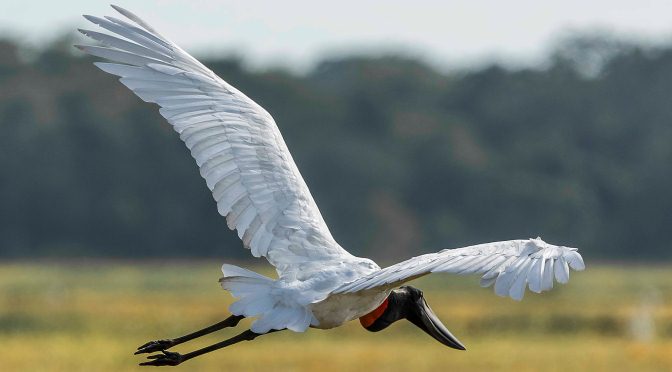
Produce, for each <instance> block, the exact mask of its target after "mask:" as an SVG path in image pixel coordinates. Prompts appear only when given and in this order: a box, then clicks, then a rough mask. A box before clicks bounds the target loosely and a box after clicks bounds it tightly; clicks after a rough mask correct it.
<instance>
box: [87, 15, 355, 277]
mask: <svg viewBox="0 0 672 372" xmlns="http://www.w3.org/2000/svg"><path fill="white" fill-rule="evenodd" d="M113 7H114V9H116V10H117V11H119V12H120V13H121V14H122V15H124V16H125V17H126V18H127V20H123V19H118V18H115V17H105V18H98V17H93V16H84V17H85V18H86V19H88V20H89V21H91V22H93V23H95V24H97V25H99V26H100V27H102V28H103V29H105V30H107V31H110V32H111V33H112V34H105V33H100V32H96V31H90V30H80V31H81V32H82V33H83V34H84V35H86V36H88V37H90V38H92V39H94V40H97V41H99V42H100V43H102V44H103V45H104V46H78V47H79V48H80V49H82V50H83V51H85V52H86V53H89V54H91V55H94V56H97V57H102V58H105V59H108V60H111V61H113V62H115V63H100V62H98V63H96V66H98V67H99V68H101V69H102V70H103V71H105V72H108V73H111V74H114V75H117V76H120V77H121V79H120V81H121V82H122V83H123V84H124V85H126V86H127V87H128V88H130V89H131V90H132V91H133V92H134V93H135V94H136V95H138V96H139V97H140V98H142V99H143V100H144V101H147V102H153V103H157V104H158V105H159V106H161V109H160V112H161V115H162V116H163V117H165V118H166V120H168V122H169V123H170V124H171V125H172V126H173V128H174V129H175V131H177V132H178V133H179V134H180V138H181V139H182V140H183V141H184V142H185V144H186V145H187V147H188V148H189V149H190V150H191V155H192V156H193V157H194V158H195V159H196V163H197V164H198V166H199V168H200V173H201V176H203V178H205V180H206V183H207V185H208V188H209V189H210V190H211V191H212V195H213V197H214V199H215V201H216V202H217V209H218V211H219V213H220V214H221V215H223V216H226V221H227V223H228V226H229V228H231V229H236V230H238V235H239V237H240V238H241V239H242V240H243V244H244V246H245V247H246V248H249V249H251V251H252V254H253V255H254V256H255V257H259V256H263V257H266V258H267V259H268V261H269V262H270V263H271V264H272V265H273V266H275V267H276V269H277V270H278V273H279V274H280V275H281V276H289V275H295V274H296V273H297V272H300V271H301V269H300V267H301V265H302V264H303V263H306V262H315V261H320V260H329V259H333V258H334V257H343V256H348V257H352V256H351V255H350V254H349V253H348V252H347V251H345V250H344V249H343V248H341V246H340V245H339V244H338V243H337V242H336V241H335V240H334V238H333V237H332V236H331V233H330V232H329V229H328V228H327V225H326V223H325V222H324V219H323V218H322V215H321V214H320V211H319V210H318V208H317V205H316V204H315V201H314V200H313V197H312V196H311V194H310V191H309V190H308V187H307V186H306V184H305V182H304V180H303V178H302V177H301V174H300V173H299V170H298V169H297V167H296V164H295V163H294V160H293V159H292V155H291V154H290V153H289V150H288V149H287V146H286V145H285V142H284V140H283V138H282V135H281V134H280V130H279V129H278V127H277V126H276V124H275V121H274V120H273V118H272V117H271V115H270V114H269V113H268V112H267V111H266V110H264V109H263V108H262V107H261V106H259V105H258V104H256V103H255V102H254V101H252V100H251V99H250V98H248V97H247V96H245V95H244V94H243V93H241V92H240V91H239V90H237V89H236V88H234V87H233V86H231V85H230V84H228V83H226V82H225V81H224V80H222V79H221V78H220V77H219V76H217V75H215V73H214V72H212V71H210V70H209V69H208V68H207V67H205V66H204V65H203V64H201V63H200V62H199V61H197V60H196V59H195V58H194V57H192V56H190V55H189V54H188V53H187V52H185V51H184V50H182V49H181V48H180V47H178V46H177V45H175V44H174V43H173V42H171V41H170V40H168V39H166V38H165V37H163V36H162V35H161V34H159V33H158V32H157V31H156V30H155V29H154V28H152V27H151V26H150V25H148V24H147V23H146V22H144V21H143V20H141V19H140V18H138V17H137V16H136V15H134V14H132V13H131V12H129V11H127V10H125V9H122V8H120V7H117V6H114V5H113Z"/></svg>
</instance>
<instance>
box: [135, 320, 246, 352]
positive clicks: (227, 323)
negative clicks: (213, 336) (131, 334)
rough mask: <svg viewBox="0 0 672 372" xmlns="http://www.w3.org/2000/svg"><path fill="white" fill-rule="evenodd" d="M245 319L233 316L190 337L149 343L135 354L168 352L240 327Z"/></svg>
mask: <svg viewBox="0 0 672 372" xmlns="http://www.w3.org/2000/svg"><path fill="white" fill-rule="evenodd" d="M243 318H245V317H244V316H242V315H231V316H230V317H228V318H226V319H224V320H222V321H221V322H219V323H216V324H213V325H211V326H209V327H205V328H203V329H201V330H198V331H196V332H192V333H189V334H188V335H184V336H181V337H177V338H172V339H165V340H156V341H149V342H147V343H145V344H144V345H141V346H140V347H138V350H137V351H136V352H135V353H134V354H143V353H153V352H155V351H163V350H168V349H170V348H171V347H173V346H175V345H179V344H181V343H183V342H187V341H189V340H193V339H195V338H198V337H201V336H205V335H207V334H210V333H212V332H215V331H219V330H220V329H223V328H229V327H235V326H236V325H238V322H240V321H241V320H242V319H243Z"/></svg>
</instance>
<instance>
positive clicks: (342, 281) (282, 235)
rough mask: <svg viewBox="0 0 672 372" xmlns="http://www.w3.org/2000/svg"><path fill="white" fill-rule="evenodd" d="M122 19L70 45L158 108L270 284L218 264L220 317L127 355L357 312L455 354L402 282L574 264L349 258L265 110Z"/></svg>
mask: <svg viewBox="0 0 672 372" xmlns="http://www.w3.org/2000/svg"><path fill="white" fill-rule="evenodd" d="M112 7H113V8H114V9H115V10H116V11H118V12H119V13H120V14H121V15H122V16H124V17H125V19H121V18H116V17H111V16H108V17H104V18H99V17H94V16H89V15H85V16H84V17H85V18H86V19H87V20H89V21H90V22H92V23H94V24H96V25H98V26H100V27H101V28H102V29H104V30H107V31H108V32H109V33H102V32H97V31H91V30H83V29H80V32H81V33H83V34H84V35H86V36H88V37H89V38H91V39H93V40H96V41H98V42H99V43H100V44H102V46H83V45H77V47H78V48H79V49H81V50H83V51H84V52H86V53H88V54H90V55H93V56H97V57H101V58H104V59H107V60H109V61H111V62H109V63H108V62H96V63H95V65H96V66H97V67H99V68H100V69H101V70H103V71H105V72H107V73H110V74H113V75H116V76H119V77H120V79H119V80H120V81H121V83H122V84H124V85H126V86H127V87H128V88H129V89H131V90H132V91H133V93H135V94H136V95H137V96H138V97H140V98H141V99H142V100H144V101H146V102H152V103H156V104H158V105H159V106H160V109H159V111H160V113H161V115H162V116H163V117H164V118H166V120H167V121H168V122H169V123H170V124H171V125H172V126H173V129H174V130H175V131H176V132H177V133H179V135H180V138H181V139H182V141H184V143H185V144H186V145H187V147H188V148H189V150H190V151H191V155H192V156H193V157H194V159H195V160H196V164H197V165H198V167H199V170H200V174H201V176H202V177H203V178H204V179H205V182H206V184H207V186H208V188H209V189H210V191H212V195H213V197H214V199H215V201H216V203H217V210H218V211H219V213H220V214H221V215H222V216H224V217H226V222H227V224H228V227H229V228H230V229H232V230H233V229H235V230H237V232H238V236H239V237H240V239H242V241H243V245H244V247H245V248H247V249H249V250H250V251H251V252H252V255H253V256H255V257H265V258H266V259H267V260H268V262H269V263H270V264H271V265H273V266H274V267H275V269H276V271H277V274H278V279H271V278H269V277H266V276H263V275H260V274H258V273H255V272H252V271H249V270H246V269H243V268H240V267H237V266H233V265H227V264H225V265H223V266H222V273H223V277H222V278H221V279H220V280H219V282H220V283H221V286H222V288H224V289H225V290H227V291H229V292H230V293H231V294H232V295H233V296H234V297H235V298H237V301H236V302H234V303H233V304H232V305H231V306H230V307H229V311H230V312H231V314H232V315H231V316H229V317H228V318H226V319H224V320H223V321H221V322H219V323H217V324H214V325H212V326H209V327H207V328H204V329H202V330H199V331H196V332H194V333H191V334H188V335H186V336H182V337H177V338H172V339H163V340H157V341H150V342H147V343H145V344H144V345H142V346H140V347H138V348H137V351H136V352H135V353H136V354H143V353H150V354H151V353H155V354H153V355H149V356H148V359H149V360H148V361H145V362H143V363H141V364H140V365H144V366H164V365H171V366H174V365H178V364H180V363H182V362H184V361H186V360H189V359H192V358H194V357H196V356H199V355H202V354H205V353H208V352H211V351H213V350H217V349H220V348H223V347H227V346H230V345H233V344H235V343H238V342H241V341H249V340H253V339H255V338H257V337H259V336H261V335H265V334H268V333H272V332H276V331H280V330H286V329H289V330H291V331H294V332H304V331H306V330H307V329H308V328H309V327H313V328H319V329H330V328H334V327H338V326H340V325H343V324H344V323H346V322H348V321H351V320H354V319H359V321H360V323H361V324H362V326H363V327H364V328H365V329H367V330H369V331H372V332H377V331H380V330H383V329H385V328H387V327H388V326H389V325H390V324H392V323H394V322H396V321H398V320H401V319H406V320H408V321H410V322H411V323H413V324H414V325H416V326H417V327H418V328H420V329H422V330H423V331H424V332H426V333H427V334H429V335H430V336H432V337H433V338H434V339H436V340H437V341H439V342H440V343H442V344H444V345H446V346H448V347H451V348H454V349H460V350H464V349H465V347H464V345H463V344H462V343H461V342H460V341H459V340H458V339H457V338H456V337H455V336H453V335H452V334H451V333H450V331H449V330H448V329H447V328H446V327H445V326H444V325H443V324H442V323H441V321H440V320H439V319H438V317H437V316H436V314H434V312H433V311H432V309H431V308H430V307H429V305H428V304H427V302H426V300H425V298H424V296H423V292H422V291H420V290H419V289H417V288H414V287H411V286H406V285H405V283H406V282H408V281H411V280H413V279H416V278H420V277H422V276H425V275H428V274H430V273H437V272H440V273H453V274H472V273H478V274H482V278H481V285H482V286H483V287H487V286H491V285H494V290H495V293H496V294H498V295H500V296H509V297H511V298H513V299H516V300H520V299H522V297H523V294H524V292H525V289H526V288H529V289H530V290H531V291H532V292H537V293H539V292H543V291H546V290H549V289H551V288H552V287H553V283H554V279H555V281H558V282H560V283H566V282H567V281H568V279H569V269H570V268H572V269H574V270H583V269H584V263H583V259H582V257H581V255H580V254H579V253H578V252H577V249H575V248H568V247H564V246H555V245H551V244H548V243H546V242H544V241H543V240H541V239H540V238H536V239H522V240H509V241H500V242H494V243H486V244H479V245H474V246H470V247H465V248H458V249H444V250H441V251H439V252H436V253H430V254H425V255H422V256H418V257H413V258H411V259H409V260H406V261H403V262H400V263H398V264H396V265H392V266H389V267H386V268H384V269H381V268H380V267H379V266H378V265H377V264H376V263H375V262H373V261H372V260H370V259H368V258H362V257H356V256H353V255H352V254H350V253H349V252H348V251H346V250H345V249H343V248H342V247H341V246H340V245H339V244H338V243H337V242H336V240H334V238H333V237H332V235H331V233H330V232H329V228H328V227H327V224H326V223H325V222H324V219H323V218H322V215H321V214H320V211H319V209H318V208H317V205H316V204H315V201H314V200H313V197H312V196H311V194H310V191H309V190H308V186H306V183H305V182H304V180H303V178H302V177H301V174H300V173H299V170H298V168H297V167H296V164H295V163H294V160H293V159H292V155H291V154H290V152H289V150H288V149H287V146H286V145H285V141H284V140H283V138H282V135H281V134H280V130H279V129H278V127H277V126H276V124H275V121H274V120H273V118H272V117H271V115H270V114H269V113H268V112H267V111H266V110H265V109H264V108H262V107H261V106H259V105H258V104H256V103H255V102H254V101H253V100H252V99H250V98H248V97H247V96H246V95H245V94H243V93H242V92H240V91H239V90H238V89H236V88H234V87H233V86H231V85H230V84H228V83H227V82H226V81H224V80H222V79H221V78H220V77H219V76H217V75H215V73H213V72H212V71H211V70H210V69H208V68H207V67H205V66H204V65H203V64H201V63H200V62H199V61H197V60H196V59H195V58H194V57H192V56H191V55H189V54H188V53H187V52H185V51H184V50H182V49H181V48H180V47H179V46H177V45H175V44H174V43H173V42H171V41H170V40H168V39H167V38H166V37H164V36H162V35H161V34H160V33H159V32H157V31H156V30H155V29H154V28H153V27H152V26H150V25H149V24H147V23H146V22H144V21H143V20H142V19H140V18H139V17H137V16H136V15H134V14H133V13H131V12H129V11H127V10H125V9H123V8H120V7H118V6H114V5H113V6H112ZM246 317H252V318H256V320H255V321H254V322H253V323H252V325H251V327H250V329H248V330H245V331H244V332H242V333H240V334H238V335H237V336H235V337H232V338H229V339H227V340H224V341H222V342H219V343H216V344H214V345H211V346H208V347H205V348H202V349H199V350H195V351H192V352H189V353H186V354H180V353H177V352H171V351H168V349H170V348H172V347H173V346H176V345H178V344H181V343H183V342H186V341H189V340H192V339H194V338H197V337H200V336H203V335H205V334H209V333H212V332H214V331H217V330H220V329H223V328H227V327H235V326H236V325H237V324H238V322H239V321H240V320H241V319H243V318H246Z"/></svg>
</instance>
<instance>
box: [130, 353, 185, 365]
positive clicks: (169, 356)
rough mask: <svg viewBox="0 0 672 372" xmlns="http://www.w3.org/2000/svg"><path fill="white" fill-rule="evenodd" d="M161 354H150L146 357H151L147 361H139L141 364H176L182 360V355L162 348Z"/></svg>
mask: <svg viewBox="0 0 672 372" xmlns="http://www.w3.org/2000/svg"><path fill="white" fill-rule="evenodd" d="M162 352H163V354H155V355H150V356H148V357H147V359H152V360H150V361H148V362H142V363H140V365H141V366H155V367H159V366H176V365H178V364H180V363H182V362H183V361H184V357H183V356H182V354H180V353H173V352H170V351H166V350H162Z"/></svg>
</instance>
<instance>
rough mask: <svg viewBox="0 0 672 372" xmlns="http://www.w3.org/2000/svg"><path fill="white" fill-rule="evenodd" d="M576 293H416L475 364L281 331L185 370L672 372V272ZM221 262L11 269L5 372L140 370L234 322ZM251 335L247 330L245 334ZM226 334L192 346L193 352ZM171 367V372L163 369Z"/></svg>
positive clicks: (399, 334)
mask: <svg viewBox="0 0 672 372" xmlns="http://www.w3.org/2000/svg"><path fill="white" fill-rule="evenodd" d="M572 274H573V275H572V278H571V280H570V283H569V284H568V285H565V286H561V287H559V288H555V289H554V290H553V291H552V292H550V293H546V294H543V295H536V294H532V293H528V294H527V295H526V297H525V299H524V300H523V301H522V302H515V301H513V300H510V299H505V298H499V297H497V296H495V295H494V294H493V292H492V290H491V289H481V288H479V286H478V278H477V277H476V276H470V277H465V278H462V277H455V276H449V275H434V276H430V277H427V278H424V279H422V280H418V281H416V282H415V283H414V284H415V285H416V286H418V287H420V288H422V289H423V290H424V291H425V294H426V296H427V298H428V301H429V303H430V305H431V306H432V307H433V308H434V310H435V311H436V313H437V314H438V315H439V317H440V318H441V319H442V320H443V321H444V323H445V324H446V326H447V327H448V328H449V329H450V330H451V331H452V332H453V334H455V335H456V336H457V337H458V338H459V339H460V340H461V341H462V342H463V343H465V345H466V346H467V349H468V350H467V351H466V352H460V351H456V350H452V349H449V348H446V347H444V346H442V345H440V344H439V343H438V342H436V341H434V340H433V339H431V338H430V337H429V336H426V335H425V334H424V333H422V332H421V331H420V330H418V329H416V328H414V327H412V326H409V325H407V324H405V322H404V324H402V322H399V323H397V324H395V325H394V326H392V327H390V328H389V329H388V330H385V331H382V332H380V333H369V332H366V331H365V330H364V329H363V328H361V326H360V325H359V323H358V322H351V324H349V325H347V326H344V327H341V328H339V329H334V330H330V331H321V330H309V331H308V332H307V333H306V334H296V333H292V332H281V333H277V334H272V335H267V336H264V337H261V338H259V339H257V340H255V341H253V342H249V343H244V344H238V345H235V346H232V347H230V348H227V349H223V350H220V351H216V352H213V353H211V354H208V355H205V356H201V357H199V358H196V359H194V360H191V361H188V362H186V363H185V364H183V365H182V366H180V367H177V368H178V369H181V370H198V371H210V370H212V371H220V370H229V371H239V370H259V371H268V370H280V371H313V370H318V371H321V372H324V371H346V370H347V371H353V370H361V371H372V370H386V371H388V370H399V371H403V370H412V371H418V370H434V371H439V370H458V371H464V370H516V371H539V370H544V371H548V370H563V371H566V370H590V371H595V370H604V371H608V370H618V371H626V370H628V371H635V370H636V371H647V370H650V371H655V370H661V371H662V370H672V267H665V266H658V267H636V268H625V267H618V266H607V265H602V266H599V265H590V266H589V267H588V270H587V271H585V272H581V273H572ZM219 275H220V272H219V263H218V262H211V263H210V262H208V263H206V262H202V263H169V264H157V263H134V264H121V263H112V262H103V263H88V264H47V263H42V264H20V263H12V264H7V263H5V264H2V265H0V340H1V341H2V342H1V345H0V360H2V365H1V366H0V370H2V371H106V370H109V371H126V370H141V369H140V367H137V363H138V362H140V361H142V360H143V358H142V357H139V356H134V355H132V354H133V351H134V350H135V348H136V347H137V346H138V345H140V344H142V343H144V342H145V341H148V340H153V339H158V338H165V337H173V336H178V335H181V334H184V333H188V332H190V331H192V330H195V329H197V328H200V327H203V326H205V325H209V324H210V323H214V322H216V321H218V320H221V319H223V318H224V317H226V316H227V315H228V313H227V310H226V309H227V306H228V304H229V303H230V301H231V300H232V299H231V297H230V296H229V295H228V294H226V292H224V291H223V290H221V289H220V288H219V286H218V283H217V279H218V278H219ZM247 325H249V322H247V323H241V325H239V327H240V329H241V330H242V327H245V326H247ZM238 331H239V330H235V331H234V330H224V331H220V332H218V333H215V334H213V335H210V336H207V337H205V338H204V339H202V340H197V341H193V342H191V343H187V344H183V345H180V346H178V347H177V348H176V350H178V351H184V352H186V351H190V350H192V349H194V348H200V347H202V346H205V345H208V344H210V343H215V342H218V341H220V340H221V339H223V338H225V337H230V336H231V335H233V334H235V332H238ZM164 368H166V367H164Z"/></svg>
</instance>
